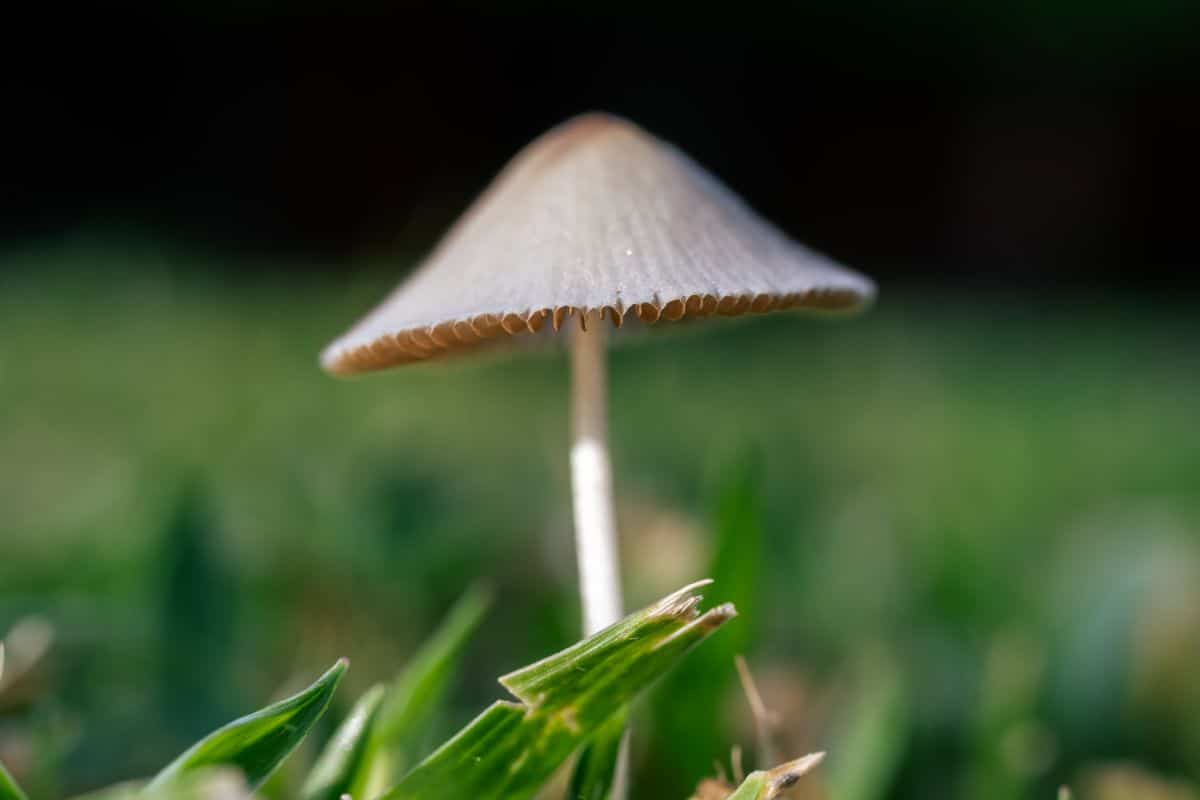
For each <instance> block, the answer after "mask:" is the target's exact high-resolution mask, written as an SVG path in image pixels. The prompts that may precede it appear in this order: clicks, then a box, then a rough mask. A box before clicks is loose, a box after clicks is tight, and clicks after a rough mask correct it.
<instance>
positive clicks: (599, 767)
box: [567, 708, 629, 800]
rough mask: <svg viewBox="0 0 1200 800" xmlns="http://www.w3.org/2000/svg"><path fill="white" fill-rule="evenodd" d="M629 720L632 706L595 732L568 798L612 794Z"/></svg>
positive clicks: (599, 798)
mask: <svg viewBox="0 0 1200 800" xmlns="http://www.w3.org/2000/svg"><path fill="white" fill-rule="evenodd" d="M628 721H629V709H627V708H622V709H621V710H620V711H618V712H617V713H616V714H613V715H612V716H611V717H609V718H608V721H607V722H605V723H604V724H603V725H601V726H600V729H599V730H598V731H596V735H595V736H593V737H592V740H591V741H590V742H588V743H587V745H586V746H585V747H584V749H583V752H581V753H580V754H579V760H578V761H577V762H576V763H575V770H574V772H572V773H571V789H570V794H568V795H567V798H568V800H607V799H608V797H609V796H610V795H611V794H612V788H613V784H614V782H615V780H616V777H617V758H618V756H619V755H620V753H621V742H623V741H624V740H625V724H626V723H627V722H628Z"/></svg>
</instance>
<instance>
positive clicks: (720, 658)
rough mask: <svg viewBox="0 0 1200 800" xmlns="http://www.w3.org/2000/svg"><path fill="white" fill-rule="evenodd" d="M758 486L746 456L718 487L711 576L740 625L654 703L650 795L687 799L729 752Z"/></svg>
mask: <svg viewBox="0 0 1200 800" xmlns="http://www.w3.org/2000/svg"><path fill="white" fill-rule="evenodd" d="M763 484H764V481H763V469H762V465H761V459H760V458H759V457H758V456H757V454H756V453H755V452H754V451H753V450H748V451H746V452H744V453H742V454H740V455H739V456H738V457H736V458H735V459H733V460H732V461H731V462H730V463H729V464H728V465H727V466H724V468H723V469H722V471H721V475H720V479H719V481H718V482H717V485H716V503H715V509H714V515H713V528H714V531H715V537H716V538H715V541H714V549H713V560H712V564H711V566H710V567H709V574H710V575H712V577H713V579H714V580H715V581H716V584H717V585H718V586H720V587H721V593H722V595H724V596H725V597H726V598H728V599H729V600H731V601H732V602H733V603H734V605H736V606H737V609H738V624H737V625H734V626H731V627H730V630H729V631H728V632H726V633H725V634H723V635H722V636H721V638H720V639H719V640H717V641H715V642H713V643H712V645H710V646H708V647H705V648H704V649H703V650H701V651H699V652H697V653H696V654H695V655H694V656H693V657H692V658H689V659H688V660H687V661H686V662H685V663H684V664H682V665H681V666H680V668H679V669H678V670H677V671H676V672H675V673H674V674H673V675H671V677H670V678H669V679H668V683H667V685H665V686H664V687H663V690H662V691H661V692H658V693H657V696H656V697H655V714H654V717H653V726H654V737H653V752H652V754H651V759H652V760H653V761H654V763H656V764H659V765H660V768H659V769H658V770H657V771H656V774H655V775H654V776H652V779H653V780H655V782H656V783H655V784H654V785H653V786H651V787H648V788H649V790H650V791H651V792H654V793H657V794H659V795H661V796H664V797H682V796H684V794H685V793H686V792H687V790H688V789H689V788H690V787H691V786H692V782H693V781H694V780H695V778H696V776H697V775H702V774H704V773H705V772H707V771H708V769H709V768H710V767H711V765H712V763H713V761H714V760H717V759H721V758H723V757H724V756H725V755H726V754H727V753H728V752H729V740H728V738H727V733H728V731H729V730H731V729H732V727H733V723H732V720H731V719H729V712H728V709H729V708H730V704H729V702H728V698H729V696H730V691H731V690H732V688H733V686H734V679H735V675H736V673H735V671H734V657H735V656H736V655H737V654H739V653H745V652H747V651H748V650H749V649H750V647H751V644H752V639H753V636H754V632H755V628H756V624H757V620H758V619H759V613H758V608H759V606H760V605H761V594H762V589H761V587H762V585H763V582H764V581H763V564H764V556H763V553H764V549H765V546H766V545H765V542H766V536H765V530H766V525H765V523H764V521H763V500H762V486H763ZM680 697H686V698H688V701H687V702H686V703H680V702H679V701H678V700H679V698H680ZM762 756H763V754H759V757H760V758H761V757H762ZM768 763H770V762H768Z"/></svg>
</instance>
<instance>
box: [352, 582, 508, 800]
mask: <svg viewBox="0 0 1200 800" xmlns="http://www.w3.org/2000/svg"><path fill="white" fill-rule="evenodd" d="M490 606H491V593H490V592H488V591H487V590H486V589H483V588H481V587H475V588H473V589H471V590H469V591H468V592H467V593H466V594H464V595H463V596H462V598H460V599H459V601H458V602H457V603H455V604H454V607H453V608H452V609H451V610H450V612H449V614H447V615H446V619H445V620H444V621H443V622H442V624H441V626H440V627H439V628H438V630H437V631H436V632H435V633H434V634H433V636H432V637H431V638H430V639H429V640H428V641H427V642H426V643H425V644H424V645H423V646H422V647H421V649H420V650H419V651H418V652H417V654H416V656H414V657H413V659H412V660H411V661H410V662H409V663H408V665H407V666H406V667H405V668H404V670H403V672H401V673H400V675H399V676H398V677H397V678H396V681H395V683H394V684H393V685H392V687H391V688H390V689H388V691H387V693H386V695H385V696H384V699H383V701H382V706H381V707H380V709H379V713H378V714H377V715H376V717H375V724H374V725H372V727H371V730H370V733H369V735H368V737H367V745H366V748H365V751H364V753H363V756H362V758H361V760H360V761H359V763H358V765H357V767H356V769H355V773H354V775H353V777H352V779H351V789H350V794H352V795H353V796H354V797H361V798H371V797H376V796H377V795H379V794H381V793H382V792H383V791H384V790H385V789H387V788H388V786H390V785H391V784H393V783H394V782H395V778H396V777H398V776H399V775H402V774H403V772H404V770H405V769H407V768H408V766H409V765H411V764H413V763H415V762H416V761H417V759H418V758H419V757H420V755H421V753H420V752H419V747H420V744H421V740H422V737H424V736H426V735H427V734H428V731H429V727H430V723H431V721H432V720H433V717H434V716H435V715H436V714H437V712H438V709H439V708H440V707H441V705H442V702H443V701H444V699H445V696H446V690H447V688H448V687H449V685H450V682H451V680H452V679H453V677H454V673H455V671H456V669H457V666H458V662H459V660H460V659H461V658H462V654H463V651H464V650H465V649H466V646H467V643H468V642H469V641H470V639H471V636H472V635H473V634H474V633H475V631H476V629H477V628H478V627H479V624H480V623H481V622H482V621H483V618H484V616H485V615H486V614H487V611H488V608H489V607H490Z"/></svg>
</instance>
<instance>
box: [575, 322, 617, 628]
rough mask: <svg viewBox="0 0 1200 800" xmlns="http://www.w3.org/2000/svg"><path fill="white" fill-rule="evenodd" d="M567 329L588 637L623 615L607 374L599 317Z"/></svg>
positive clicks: (577, 542)
mask: <svg viewBox="0 0 1200 800" xmlns="http://www.w3.org/2000/svg"><path fill="white" fill-rule="evenodd" d="M587 322H588V325H587V330H579V329H575V330H573V331H572V332H571V333H572V335H571V337H570V339H571V416H572V442H571V491H572V495H573V499H574V511H575V555H576V558H577V559H578V562H579V593H580V596H581V597H582V599H583V628H584V633H585V634H586V635H588V636H590V635H592V634H593V633H595V632H596V631H599V630H601V629H602V628H607V627H608V626H609V625H611V624H613V623H614V622H616V621H617V620H618V619H620V618H621V574H620V572H619V561H618V559H617V526H616V520H615V515H614V513H613V494H612V462H611V461H610V460H609V457H608V399H607V394H608V376H607V370H606V365H605V343H604V338H605V337H604V334H605V331H604V327H603V323H602V321H601V320H600V319H599V318H597V317H594V316H593V317H591V318H589V319H588V320H587Z"/></svg>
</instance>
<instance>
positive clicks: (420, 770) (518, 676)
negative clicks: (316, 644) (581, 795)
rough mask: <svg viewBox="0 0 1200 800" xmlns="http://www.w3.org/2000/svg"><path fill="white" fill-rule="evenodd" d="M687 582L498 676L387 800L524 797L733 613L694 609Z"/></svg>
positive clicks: (693, 595)
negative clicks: (459, 725)
mask: <svg viewBox="0 0 1200 800" xmlns="http://www.w3.org/2000/svg"><path fill="white" fill-rule="evenodd" d="M704 583H707V581H706V582H702V583H701V584H695V585H693V586H688V587H686V588H684V589H681V590H680V591H678V592H676V593H674V594H672V595H670V596H668V597H666V598H664V599H663V600H660V601H659V602H658V603H655V604H654V605H652V606H650V607H648V608H645V609H643V610H641V611H638V612H636V613H634V614H631V615H629V616H628V617H626V618H625V619H623V620H621V621H620V622H617V623H616V624H615V625H612V626H611V627H609V628H606V629H604V630H603V631H600V632H599V633H597V634H596V635H594V636H592V637H591V638H589V639H586V640H584V641H582V642H579V643H577V644H575V645H573V646H572V647H569V648H567V649H566V650H563V651H562V652H560V653H557V654H555V655H553V656H550V657H549V658H546V659H543V660H542V661H539V662H537V663H536V664H532V665H530V666H528V667H525V668H524V669H520V670H518V671H516V672H514V673H511V674H509V675H506V676H504V677H503V678H501V679H500V683H501V684H502V685H503V686H504V687H505V688H506V689H508V690H509V692H511V693H512V694H513V696H514V697H516V698H517V700H518V701H520V702H515V703H514V702H510V701H499V702H497V703H495V704H493V705H492V706H491V707H490V708H488V709H487V710H486V711H484V712H483V713H482V714H481V715H480V716H478V717H476V718H475V720H474V721H473V722H471V723H470V724H469V725H467V727H466V728H464V729H463V730H461V731H460V732H459V733H458V734H457V735H456V736H454V737H453V738H452V739H450V741H448V742H446V743H445V744H444V745H442V747H440V748H439V749H438V750H437V751H435V752H434V753H433V755H431V756H429V757H428V758H427V759H425V760H424V761H423V762H421V763H420V764H418V765H417V766H416V768H415V769H413V770H412V772H410V773H408V775H406V776H405V777H404V779H403V780H401V781H400V783H399V784H398V785H397V786H396V787H395V788H394V789H392V790H391V791H390V792H388V793H387V795H386V796H385V797H386V800H427V798H430V797H436V798H438V800H492V799H493V798H504V800H524V799H525V798H528V797H531V796H532V795H533V794H534V793H535V792H536V791H537V790H538V788H539V787H540V786H541V785H542V784H543V783H544V782H545V781H546V779H547V778H548V777H549V776H550V774H551V773H552V772H553V771H554V770H555V769H557V768H558V767H559V765H561V764H562V763H563V762H564V761H566V759H567V758H568V757H569V756H570V755H571V753H572V752H574V751H575V750H576V749H578V747H579V746H580V745H581V744H583V743H584V742H586V741H587V740H588V739H590V738H592V737H593V736H595V734H596V732H597V731H598V730H599V729H600V728H601V727H602V726H603V725H604V724H605V723H606V722H607V721H608V720H609V719H610V718H611V717H612V716H613V714H614V712H616V711H618V710H619V709H621V708H622V706H625V705H628V704H629V703H630V702H632V701H633V700H634V699H635V698H636V697H637V696H638V695H639V694H640V693H641V692H642V691H643V690H644V689H645V688H646V687H648V686H649V685H650V684H652V683H654V681H655V680H656V679H657V678H658V677H659V676H661V675H662V674H663V672H665V671H666V670H667V669H669V668H670V667H672V666H674V665H675V664H676V663H677V662H678V661H679V660H680V659H681V658H683V656H684V655H685V654H686V653H687V652H688V651H689V650H691V648H692V647H693V646H695V645H696V644H698V643H699V642H701V641H703V640H704V639H706V638H707V637H708V636H709V635H710V634H711V633H712V632H713V631H715V630H716V629H717V628H719V627H720V626H721V625H722V624H724V623H725V622H726V621H728V620H729V619H731V618H732V617H733V616H734V615H735V613H736V612H735V611H734V608H733V606H731V605H729V604H726V605H723V606H719V607H717V608H714V609H712V610H710V611H708V612H707V613H704V614H701V613H700V612H699V611H698V606H699V604H700V601H701V598H700V597H699V596H698V595H697V594H696V593H695V589H696V588H697V587H699V586H701V585H704Z"/></svg>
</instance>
